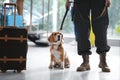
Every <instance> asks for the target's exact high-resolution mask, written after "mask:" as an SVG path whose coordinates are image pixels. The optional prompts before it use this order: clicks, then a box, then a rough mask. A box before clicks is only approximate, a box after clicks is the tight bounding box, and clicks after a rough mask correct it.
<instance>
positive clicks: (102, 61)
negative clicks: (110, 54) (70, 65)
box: [99, 53, 110, 72]
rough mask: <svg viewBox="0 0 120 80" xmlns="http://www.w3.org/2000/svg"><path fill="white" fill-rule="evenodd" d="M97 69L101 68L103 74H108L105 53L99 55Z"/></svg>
mask: <svg viewBox="0 0 120 80" xmlns="http://www.w3.org/2000/svg"><path fill="white" fill-rule="evenodd" d="M99 68H101V69H102V71H103V72H110V69H109V67H108V65H107V62H106V53H100V63H99Z"/></svg>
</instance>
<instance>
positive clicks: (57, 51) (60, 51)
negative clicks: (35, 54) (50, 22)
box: [48, 32, 70, 69]
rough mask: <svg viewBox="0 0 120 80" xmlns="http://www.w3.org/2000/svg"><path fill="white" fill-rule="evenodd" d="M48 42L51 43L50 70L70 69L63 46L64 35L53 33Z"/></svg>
mask: <svg viewBox="0 0 120 80" xmlns="http://www.w3.org/2000/svg"><path fill="white" fill-rule="evenodd" d="M48 41H49V42H50V53H51V56H50V58H51V60H50V65H49V68H50V69H52V68H60V69H64V68H69V67H70V61H69V58H68V56H67V54H66V52H65V50H64V48H63V45H62V44H63V34H62V33H60V32H52V34H51V35H50V36H49V37H48Z"/></svg>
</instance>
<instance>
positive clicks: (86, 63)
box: [77, 55, 90, 71]
mask: <svg viewBox="0 0 120 80" xmlns="http://www.w3.org/2000/svg"><path fill="white" fill-rule="evenodd" d="M82 59H83V63H82V64H81V65H80V66H79V67H78V68H77V71H86V70H90V65H89V55H82Z"/></svg>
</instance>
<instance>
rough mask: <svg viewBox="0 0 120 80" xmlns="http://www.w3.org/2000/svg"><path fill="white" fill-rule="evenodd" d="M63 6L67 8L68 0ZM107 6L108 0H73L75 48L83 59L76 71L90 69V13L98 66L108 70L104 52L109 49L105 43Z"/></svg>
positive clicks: (105, 70)
mask: <svg viewBox="0 0 120 80" xmlns="http://www.w3.org/2000/svg"><path fill="white" fill-rule="evenodd" d="M65 6H66V9H68V10H69V8H70V2H69V0H66V4H65ZM109 6H110V0H74V6H73V14H72V16H73V22H74V24H75V27H76V32H77V49H78V55H81V56H82V59H83V62H82V64H81V65H80V66H79V67H78V68H77V71H86V70H90V65H89V55H91V54H92V52H91V45H90V40H89V36H90V15H91V16H92V19H91V21H92V29H93V32H94V34H95V46H96V52H97V53H98V54H99V56H100V62H99V65H98V66H99V68H101V69H102V71H103V72H110V69H109V67H108V65H107V62H106V53H107V52H108V51H109V50H110V46H109V45H108V44H107V28H108V25H109V17H108V10H107V8H108V7H109Z"/></svg>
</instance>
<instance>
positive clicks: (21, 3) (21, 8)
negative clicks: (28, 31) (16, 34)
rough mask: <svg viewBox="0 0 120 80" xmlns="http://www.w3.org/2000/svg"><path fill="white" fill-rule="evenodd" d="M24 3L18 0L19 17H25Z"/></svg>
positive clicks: (22, 0)
mask: <svg viewBox="0 0 120 80" xmlns="http://www.w3.org/2000/svg"><path fill="white" fill-rule="evenodd" d="M23 3H24V0H17V1H16V4H17V10H18V14H19V15H23Z"/></svg>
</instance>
